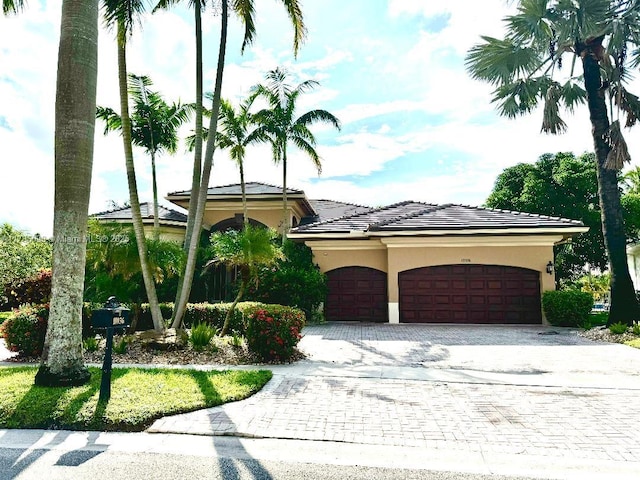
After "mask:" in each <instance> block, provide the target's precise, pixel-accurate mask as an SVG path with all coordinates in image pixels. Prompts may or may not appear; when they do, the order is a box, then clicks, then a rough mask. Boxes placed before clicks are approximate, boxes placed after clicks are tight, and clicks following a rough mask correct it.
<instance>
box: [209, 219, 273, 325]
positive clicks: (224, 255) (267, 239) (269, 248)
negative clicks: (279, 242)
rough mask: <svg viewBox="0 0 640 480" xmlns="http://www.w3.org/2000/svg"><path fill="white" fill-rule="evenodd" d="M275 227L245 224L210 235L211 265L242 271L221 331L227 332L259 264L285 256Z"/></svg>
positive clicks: (262, 264)
mask: <svg viewBox="0 0 640 480" xmlns="http://www.w3.org/2000/svg"><path fill="white" fill-rule="evenodd" d="M274 238H275V231H274V230H272V229H268V228H264V227H253V226H251V225H245V226H244V228H243V229H242V230H241V231H236V230H228V231H226V232H216V233H214V234H213V235H212V236H211V246H210V250H211V253H212V256H213V259H212V260H210V261H209V263H208V266H210V265H219V264H222V265H226V267H227V268H229V269H236V270H237V271H238V272H239V274H240V288H239V289H238V294H237V295H236V298H235V299H234V300H233V303H232V304H231V306H230V307H229V310H227V314H226V316H225V319H224V325H223V326H222V330H221V331H220V335H221V336H222V335H226V333H227V331H228V329H229V323H230V322H231V316H232V315H233V310H234V309H235V307H236V305H237V304H238V302H239V301H240V300H241V299H242V296H243V295H244V293H245V291H246V290H247V287H248V285H249V283H250V282H251V281H252V280H253V279H255V278H256V275H257V272H258V269H259V268H260V267H265V266H270V265H273V264H274V263H275V262H276V261H277V260H279V259H282V258H284V255H283V253H282V250H281V249H280V248H279V247H277V246H276V245H275V243H274Z"/></svg>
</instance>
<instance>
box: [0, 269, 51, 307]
mask: <svg viewBox="0 0 640 480" xmlns="http://www.w3.org/2000/svg"><path fill="white" fill-rule="evenodd" d="M4 296H5V297H6V303H7V306H8V307H10V308H18V307H19V306H20V305H25V304H30V303H32V304H36V305H40V304H45V303H47V302H48V301H49V298H50V297H51V270H50V269H44V270H40V271H39V272H38V273H36V274H35V275H32V276H30V277H27V278H23V279H20V280H15V281H13V282H11V283H8V284H7V285H5V287H4Z"/></svg>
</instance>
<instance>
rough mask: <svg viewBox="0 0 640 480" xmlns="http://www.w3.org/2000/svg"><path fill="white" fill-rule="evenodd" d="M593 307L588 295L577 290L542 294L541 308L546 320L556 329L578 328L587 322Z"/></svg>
mask: <svg viewBox="0 0 640 480" xmlns="http://www.w3.org/2000/svg"><path fill="white" fill-rule="evenodd" d="M592 306H593V297H592V296H591V294H590V293H587V292H581V291H579V290H556V291H549V292H544V293H543V295H542V307H543V309H544V313H545V315H546V317H547V320H548V321H549V323H550V324H551V325H554V326H556V327H579V326H582V325H585V324H586V323H587V322H588V321H589V312H591V307H592Z"/></svg>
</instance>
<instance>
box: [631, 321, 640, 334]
mask: <svg viewBox="0 0 640 480" xmlns="http://www.w3.org/2000/svg"><path fill="white" fill-rule="evenodd" d="M632 331H633V334H634V335H640V322H633V327H632Z"/></svg>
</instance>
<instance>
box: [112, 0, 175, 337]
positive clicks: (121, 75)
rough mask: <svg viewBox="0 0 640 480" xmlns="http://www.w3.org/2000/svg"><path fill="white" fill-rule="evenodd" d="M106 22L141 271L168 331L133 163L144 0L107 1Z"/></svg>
mask: <svg viewBox="0 0 640 480" xmlns="http://www.w3.org/2000/svg"><path fill="white" fill-rule="evenodd" d="M103 3H104V20H105V23H106V24H107V25H108V26H110V27H112V28H114V27H115V29H116V39H117V46H118V49H117V50H118V87H119V90H120V122H121V130H122V143H123V146H124V158H125V166H126V170H127V183H128V186H129V203H130V204H131V217H132V224H133V230H134V232H135V234H136V243H137V244H138V254H139V255H140V270H141V271H142V279H143V281H144V286H145V289H146V291H147V298H148V299H149V310H150V311H151V318H152V319H153V327H154V329H155V330H156V331H158V332H160V331H162V330H164V321H163V319H162V312H161V311H160V305H159V303H158V295H157V292H156V288H155V284H154V282H153V274H152V272H151V265H150V264H149V260H148V258H147V249H146V248H145V234H144V225H143V224H142V216H141V214H140V198H139V197H138V183H137V180H136V172H135V167H134V163H133V146H132V127H131V116H130V115H129V90H128V85H127V40H128V38H129V37H130V36H131V35H132V32H133V26H134V24H135V23H136V22H137V21H138V19H139V17H140V16H141V15H142V13H143V12H144V9H145V7H144V1H143V0H103Z"/></svg>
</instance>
